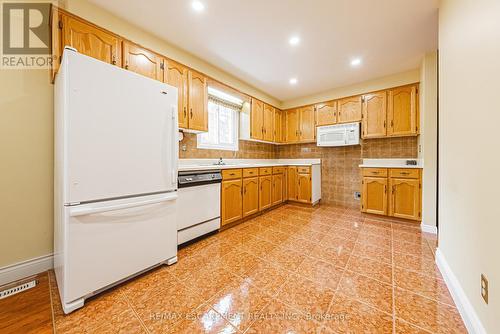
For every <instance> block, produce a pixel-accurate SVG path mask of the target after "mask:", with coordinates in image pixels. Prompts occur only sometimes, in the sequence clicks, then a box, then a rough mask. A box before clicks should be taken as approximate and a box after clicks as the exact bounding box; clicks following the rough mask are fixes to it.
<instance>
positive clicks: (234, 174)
mask: <svg viewBox="0 0 500 334" xmlns="http://www.w3.org/2000/svg"><path fill="white" fill-rule="evenodd" d="M241 174H242V172H241V169H225V170H223V171H222V179H223V180H232V179H240V178H241Z"/></svg>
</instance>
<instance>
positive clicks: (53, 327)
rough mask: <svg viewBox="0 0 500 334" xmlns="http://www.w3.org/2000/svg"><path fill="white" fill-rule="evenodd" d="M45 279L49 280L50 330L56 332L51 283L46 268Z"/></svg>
mask: <svg viewBox="0 0 500 334" xmlns="http://www.w3.org/2000/svg"><path fill="white" fill-rule="evenodd" d="M47 279H48V281H49V296H50V315H51V316H52V330H53V331H54V332H53V333H54V334H56V333H57V332H56V320H55V316H54V302H53V301H52V284H51V283H50V273H49V271H48V270H47Z"/></svg>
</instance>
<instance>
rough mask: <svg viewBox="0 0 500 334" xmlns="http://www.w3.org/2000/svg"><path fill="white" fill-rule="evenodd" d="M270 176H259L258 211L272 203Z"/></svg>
mask: <svg viewBox="0 0 500 334" xmlns="http://www.w3.org/2000/svg"><path fill="white" fill-rule="evenodd" d="M272 183H273V181H272V176H271V175H268V176H261V177H259V211H262V210H265V209H267V208H269V207H271V205H272Z"/></svg>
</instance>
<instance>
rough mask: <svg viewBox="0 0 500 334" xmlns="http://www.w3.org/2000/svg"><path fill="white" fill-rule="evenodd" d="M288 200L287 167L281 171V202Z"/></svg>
mask: <svg viewBox="0 0 500 334" xmlns="http://www.w3.org/2000/svg"><path fill="white" fill-rule="evenodd" d="M287 200H288V168H287V167H285V171H284V172H283V202H285V201H287Z"/></svg>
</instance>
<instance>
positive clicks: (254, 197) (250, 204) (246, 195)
mask: <svg viewBox="0 0 500 334" xmlns="http://www.w3.org/2000/svg"><path fill="white" fill-rule="evenodd" d="M257 212H259V178H258V177H251V178H244V179H243V217H247V216H250V215H253V214H254V213H257Z"/></svg>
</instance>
